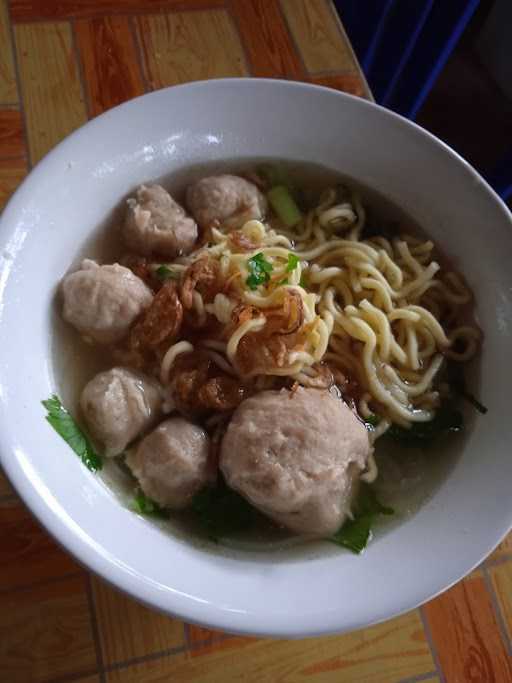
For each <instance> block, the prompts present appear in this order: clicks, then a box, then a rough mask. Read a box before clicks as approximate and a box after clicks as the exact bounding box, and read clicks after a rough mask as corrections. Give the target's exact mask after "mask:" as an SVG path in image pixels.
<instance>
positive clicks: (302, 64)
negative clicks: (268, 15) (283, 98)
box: [276, 0, 309, 82]
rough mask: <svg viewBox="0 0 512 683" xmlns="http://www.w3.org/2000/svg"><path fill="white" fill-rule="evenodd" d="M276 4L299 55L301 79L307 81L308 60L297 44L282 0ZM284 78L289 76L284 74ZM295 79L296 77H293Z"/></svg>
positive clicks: (277, 0) (292, 44)
mask: <svg viewBox="0 0 512 683" xmlns="http://www.w3.org/2000/svg"><path fill="white" fill-rule="evenodd" d="M276 5H277V11H278V12H279V15H280V17H281V21H282V22H283V26H284V28H285V30H286V33H287V34H288V38H289V39H290V45H291V46H292V47H293V49H294V51H295V54H296V55H297V59H298V60H299V64H300V67H301V70H302V73H301V74H300V75H299V77H298V78H299V79H300V81H302V82H303V81H305V80H306V79H307V78H309V71H308V69H307V67H306V62H305V61H304V57H303V56H302V52H301V51H300V49H299V46H298V44H297V41H296V40H295V36H294V34H293V31H292V28H291V26H290V24H289V23H288V17H287V16H286V12H285V11H284V9H283V5H282V3H281V0H276ZM283 78H288V77H287V76H284V77H283ZM288 80H292V79H291V78H288ZM293 80H295V79H293Z"/></svg>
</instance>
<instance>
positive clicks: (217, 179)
mask: <svg viewBox="0 0 512 683" xmlns="http://www.w3.org/2000/svg"><path fill="white" fill-rule="evenodd" d="M187 207H188V209H189V211H190V212H191V214H192V215H193V216H194V218H195V219H196V221H197V222H198V224H199V225H200V226H201V227H202V228H208V227H210V226H211V225H212V224H214V223H216V222H217V221H218V222H219V223H221V224H223V225H224V227H228V228H236V227H239V226H240V225H243V224H244V223H245V222H247V221H248V220H251V219H252V218H256V219H262V218H264V216H265V212H266V209H267V200H266V199H265V197H264V196H263V195H262V194H261V192H260V191H259V190H258V188H257V187H256V185H254V184H253V183H250V182H249V181H247V180H245V178H240V177H239V176H236V175H215V176H210V177H208V178H203V179H202V180H199V181H198V182H197V183H194V184H193V185H191V186H190V187H189V188H188V190H187Z"/></svg>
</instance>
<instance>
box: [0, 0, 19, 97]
mask: <svg viewBox="0 0 512 683" xmlns="http://www.w3.org/2000/svg"><path fill="white" fill-rule="evenodd" d="M8 21H9V20H8V14H7V0H0V104H15V103H16V102H17V101H18V90H17V88H16V77H15V74H14V60H13V56H12V45H11V34H10V31H9V23H8Z"/></svg>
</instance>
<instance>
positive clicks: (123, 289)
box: [62, 259, 153, 344]
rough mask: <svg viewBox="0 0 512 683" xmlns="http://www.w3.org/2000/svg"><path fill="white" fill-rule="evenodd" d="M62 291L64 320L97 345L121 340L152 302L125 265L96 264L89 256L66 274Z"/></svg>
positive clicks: (146, 288)
mask: <svg viewBox="0 0 512 683" xmlns="http://www.w3.org/2000/svg"><path fill="white" fill-rule="evenodd" d="M62 294H63V298H64V307H63V316H64V319H65V320H67V321H68V322H69V323H71V324H72V325H73V326H74V327H76V329H77V330H78V331H79V332H81V333H82V334H84V335H86V336H88V337H91V338H92V339H94V340H95V341H97V342H99V343H101V344H111V343H114V342H117V341H119V340H120V339H122V338H123V337H124V336H125V335H126V333H127V332H128V329H129V328H130V326H131V324H132V323H133V321H134V320H135V318H137V317H138V316H139V315H140V314H141V313H142V311H143V310H144V309H145V308H147V307H148V306H149V305H150V304H151V302H152V301H153V294H152V293H151V290H150V289H149V288H148V287H147V286H146V285H145V284H144V282H142V280H141V279H140V278H138V277H137V276H136V275H134V274H133V273H132V271H131V270H129V269H128V268H125V267H124V266H120V265H119V264H118V263H114V264H113V265H110V266H100V265H98V264H97V263H96V262H95V261H90V260H89V259H86V260H85V261H82V265H81V266H80V269H79V270H77V271H75V272H74V273H70V274H69V275H66V277H65V278H64V279H63V281H62Z"/></svg>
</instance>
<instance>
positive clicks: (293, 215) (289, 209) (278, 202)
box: [267, 185, 302, 228]
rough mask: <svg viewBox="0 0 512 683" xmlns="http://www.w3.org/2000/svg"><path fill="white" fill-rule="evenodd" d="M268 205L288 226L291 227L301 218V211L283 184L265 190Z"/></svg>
mask: <svg viewBox="0 0 512 683" xmlns="http://www.w3.org/2000/svg"><path fill="white" fill-rule="evenodd" d="M267 199H268V201H269V202H270V206H271V207H272V208H273V209H274V211H275V212H276V214H277V216H278V218H280V220H281V221H282V222H283V223H284V224H285V225H286V227H288V228H293V226H295V225H297V223H299V222H300V221H301V220H302V213H301V211H300V209H299V207H298V206H297V204H296V203H295V200H294V198H293V197H292V195H291V194H290V191H289V190H288V188H287V187H285V186H284V185H276V186H275V187H273V188H272V189H271V190H269V191H268V192H267Z"/></svg>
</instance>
